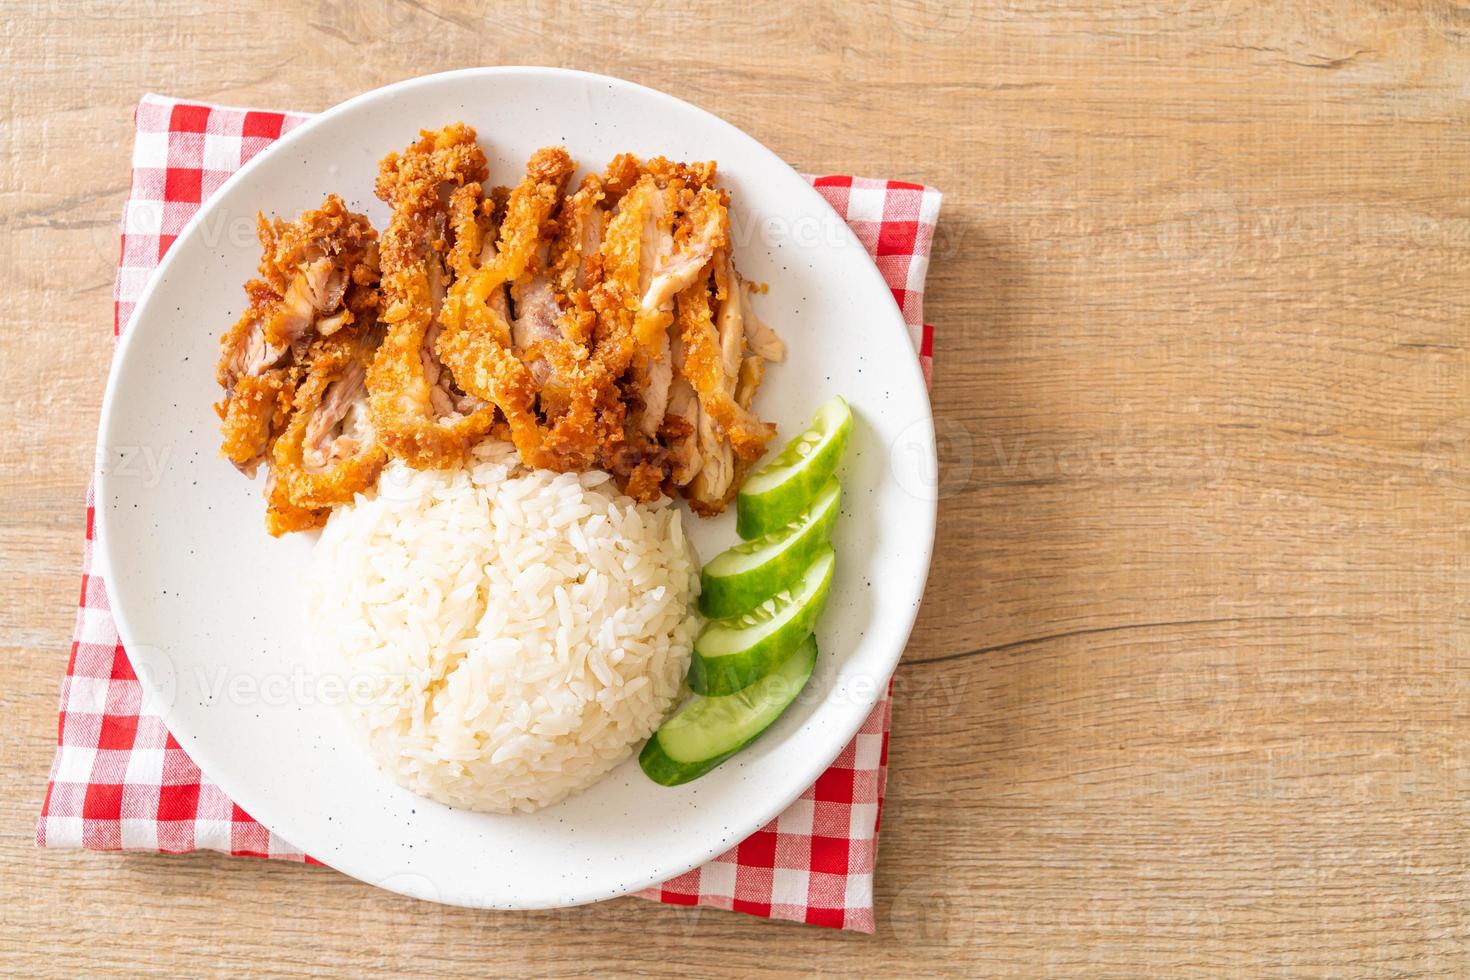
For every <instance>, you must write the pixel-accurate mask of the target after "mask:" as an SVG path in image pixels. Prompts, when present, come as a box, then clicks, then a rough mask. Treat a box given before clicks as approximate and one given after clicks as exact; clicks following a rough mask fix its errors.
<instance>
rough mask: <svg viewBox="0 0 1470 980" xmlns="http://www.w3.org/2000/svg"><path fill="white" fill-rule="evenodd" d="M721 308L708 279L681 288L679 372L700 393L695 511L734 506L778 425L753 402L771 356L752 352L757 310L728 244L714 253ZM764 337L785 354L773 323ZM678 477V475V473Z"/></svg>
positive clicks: (691, 485)
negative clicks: (748, 309)
mask: <svg viewBox="0 0 1470 980" xmlns="http://www.w3.org/2000/svg"><path fill="white" fill-rule="evenodd" d="M712 264H713V269H714V275H713V282H714V287H715V297H716V299H717V300H718V301H719V303H720V306H719V313H718V315H716V316H712V315H711V311H710V282H709V278H708V274H706V276H707V277H706V279H705V280H703V281H701V282H698V283H695V284H694V285H693V286H691V287H690V288H689V289H686V290H685V291H684V292H682V293H680V294H679V299H678V306H679V318H678V320H679V339H680V341H681V347H682V357H681V358H680V359H679V368H680V372H681V377H683V378H687V379H688V381H689V383H690V385H691V386H692V387H693V389H694V391H695V392H696V393H697V395H698V397H699V410H698V414H697V417H696V420H695V425H694V440H695V442H696V444H697V451H698V456H699V459H700V466H699V469H698V471H697V472H696V473H695V475H694V476H693V477H692V479H690V480H689V481H687V483H686V484H684V486H685V495H686V496H687V497H688V498H689V503H690V506H691V507H692V508H694V510H695V511H696V512H697V513H700V514H703V515H706V516H708V515H710V514H716V513H719V512H720V511H722V510H724V508H725V507H726V505H728V503H729V501H730V499H731V497H732V495H733V493H734V491H735V490H736V489H738V486H739V479H740V478H741V477H742V476H743V472H744V469H745V467H746V465H748V464H749V463H751V462H753V461H754V460H756V459H759V458H760V456H761V454H762V453H763V452H764V451H765V447H766V444H767V443H768V442H769V441H770V440H771V437H772V436H774V435H775V432H776V428H775V426H773V425H771V424H770V423H768V422H763V421H761V420H760V419H759V418H757V417H756V416H755V415H753V414H752V413H751V412H750V410H749V408H750V403H751V400H752V399H753V398H754V396H755V389H756V388H757V387H759V385H760V379H761V376H762V374H763V371H764V364H765V361H764V360H763V358H762V357H761V356H760V355H759V354H751V355H749V356H747V355H746V348H747V345H748V338H749V336H750V332H749V329H748V325H749V323H750V322H751V321H753V320H754V317H753V316H752V317H747V316H746V315H745V311H744V310H743V308H742V307H743V297H742V288H741V284H740V282H739V279H738V278H737V276H736V273H735V266H734V263H732V262H731V261H730V256H729V253H728V251H727V250H725V249H723V248H722V249H721V250H720V251H719V252H718V253H717V254H716V256H715V258H714V260H713V263H712ZM761 327H762V330H763V331H764V333H763V334H762V335H761V336H760V342H761V344H762V347H763V349H764V350H765V351H766V352H767V353H772V354H779V355H783V356H784V352H785V351H784V347H783V346H782V345H781V342H780V339H779V338H777V337H776V336H775V333H774V332H772V331H771V330H770V328H768V327H764V325H761ZM675 482H676V483H678V482H679V481H678V480H675Z"/></svg>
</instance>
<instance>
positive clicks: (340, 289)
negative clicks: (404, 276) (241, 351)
mask: <svg viewBox="0 0 1470 980" xmlns="http://www.w3.org/2000/svg"><path fill="white" fill-rule="evenodd" d="M257 232H258V234H259V237H260V244H261V246H262V249H263V252H264V254H263V256H262V257H261V260H260V272H261V275H262V276H263V277H264V278H265V280H266V282H267V283H269V284H270V287H271V289H273V290H274V291H275V292H276V293H277V295H279V296H280V297H281V301H280V303H279V304H277V306H276V308H275V310H273V311H272V314H271V317H270V319H269V321H267V323H266V326H265V339H266V341H267V343H269V344H271V345H273V346H276V347H287V346H290V345H291V344H294V343H296V342H297V341H300V340H302V339H309V337H308V336H307V334H308V331H311V330H312V329H313V328H315V331H316V333H317V334H320V335H321V336H323V337H328V336H331V335H332V334H333V333H335V332H337V331H338V330H340V329H342V328H343V327H345V326H347V325H349V324H351V323H354V322H356V320H357V318H358V316H359V315H362V314H363V312H364V311H363V310H362V308H361V306H362V302H363V300H364V299H366V298H367V297H373V298H374V303H373V304H372V305H374V306H375V305H376V302H375V298H376V292H374V291H372V290H371V289H369V290H367V291H364V290H354V292H355V294H356V298H357V300H358V301H357V302H356V303H354V302H351V301H350V299H349V296H348V291H349V289H351V288H352V287H353V286H359V287H364V286H365V287H372V286H375V285H376V284H377V282H378V244H377V237H378V236H377V232H375V231H373V228H372V226H371V225H370V224H368V220H367V218H366V217H364V216H363V215H360V214H354V213H353V212H351V211H348V210H347V206H346V205H345V204H343V203H342V199H341V198H340V197H338V196H337V195H336V194H329V195H328V196H327V199H326V201H325V202H323V203H322V206H321V207H320V208H317V209H315V210H312V211H306V212H304V213H302V214H301V216H300V217H298V218H297V219H296V220H295V221H291V222H286V221H282V220H281V219H280V218H276V219H274V220H271V221H267V220H266V218H265V216H264V215H260V216H259V217H258V218H257Z"/></svg>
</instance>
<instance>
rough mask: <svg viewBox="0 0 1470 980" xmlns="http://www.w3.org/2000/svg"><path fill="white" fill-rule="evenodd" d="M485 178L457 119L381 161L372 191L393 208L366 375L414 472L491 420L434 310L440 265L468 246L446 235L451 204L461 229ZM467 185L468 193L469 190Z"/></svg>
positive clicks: (462, 449)
mask: <svg viewBox="0 0 1470 980" xmlns="http://www.w3.org/2000/svg"><path fill="white" fill-rule="evenodd" d="M486 176H487V170H486V166H485V154H484V151H483V150H481V149H480V147H479V145H478V144H477V143H476V142H475V133H474V130H472V129H470V128H469V127H467V126H465V125H463V124H461V123H452V124H450V125H448V126H446V127H444V128H443V129H441V130H439V131H438V132H430V131H428V130H425V131H423V132H422V133H421V134H420V139H419V140H418V141H417V142H416V143H414V144H413V145H412V146H410V147H409V148H408V149H407V150H405V151H404V153H403V154H402V155H401V156H400V155H399V154H397V153H390V154H389V155H388V156H387V157H385V158H384V159H383V161H382V163H381V165H380V167H379V174H378V183H377V193H378V197H380V198H381V199H382V200H384V201H386V202H387V203H388V204H389V205H390V206H391V207H392V209H393V214H392V217H391V218H390V219H389V222H388V228H387V230H386V231H385V232H384V233H383V236H382V241H381V245H380V253H381V260H380V261H381V264H382V272H383V304H384V306H385V310H384V312H383V315H382V319H383V321H384V322H385V323H387V325H388V333H387V336H386V338H385V339H384V341H383V345H382V347H381V348H380V349H379V351H378V354H377V356H376V357H375V358H374V359H373V362H372V366H371V367H370V368H369V371H368V380H367V385H368V392H369V399H368V402H369V407H370V411H371V417H372V424H373V428H374V430H375V431H376V433H377V437H378V439H379V441H380V442H382V444H383V445H384V447H385V448H386V449H387V450H388V452H389V453H391V454H392V455H394V456H398V457H401V458H403V459H404V460H406V461H407V462H408V463H409V464H410V465H412V466H416V467H419V468H430V467H439V466H452V465H455V464H457V463H459V462H460V461H461V460H463V459H464V457H465V454H466V452H467V451H468V450H469V448H470V447H471V446H472V445H474V443H475V442H476V441H478V440H479V439H480V438H482V437H483V436H484V435H485V434H486V433H488V432H490V430H491V428H492V426H493V424H494V422H495V409H494V406H492V405H489V404H486V403H485V402H484V401H483V400H481V399H477V398H472V397H468V393H467V392H466V391H465V390H464V389H463V388H461V387H460V386H459V385H458V384H456V378H455V377H454V376H453V375H451V374H450V373H449V372H448V371H446V370H445V366H444V363H443V362H442V361H441V360H440V355H439V353H438V350H437V348H438V346H439V344H438V325H437V321H438V316H439V313H440V310H441V307H442V305H443V304H444V299H445V296H446V294H447V293H448V290H449V288H450V283H449V270H448V269H447V268H446V267H445V261H446V259H447V258H448V257H450V256H454V257H456V259H458V258H459V257H460V256H461V255H463V254H464V253H466V252H467V251H468V250H469V249H470V248H471V245H470V244H469V243H466V244H464V245H463V247H461V248H459V249H458V250H455V246H456V245H457V244H459V243H455V242H451V241H450V239H451V237H452V230H451V228H450V217H451V215H450V209H449V205H448V202H449V201H450V200H452V199H453V200H456V201H457V202H458V205H457V208H456V216H457V218H458V221H457V224H458V226H459V229H460V231H461V232H465V231H467V230H468V226H467V225H465V224H464V211H465V202H466V199H467V197H468V198H473V196H474V195H475V194H477V193H478V185H479V183H480V182H481V181H483V180H484V179H485V177H486ZM470 185H475V190H474V191H472V192H470V193H469V194H468V195H466V194H465V193H463V192H464V191H465V189H466V188H467V187H469V186H470ZM472 224H473V223H472Z"/></svg>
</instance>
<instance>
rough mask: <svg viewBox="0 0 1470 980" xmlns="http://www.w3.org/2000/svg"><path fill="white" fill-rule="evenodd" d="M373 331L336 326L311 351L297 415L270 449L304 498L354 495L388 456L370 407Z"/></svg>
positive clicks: (289, 488)
mask: <svg viewBox="0 0 1470 980" xmlns="http://www.w3.org/2000/svg"><path fill="white" fill-rule="evenodd" d="M373 333H374V331H361V332H360V333H359V334H357V335H344V334H336V335H335V336H332V337H330V338H326V339H323V340H321V341H318V344H317V349H315V350H314V351H313V352H312V358H311V367H310V369H309V371H308V372H307V375H306V379H305V380H304V381H303V382H301V384H300V385H299V386H298V387H297V389H296V399H295V404H294V411H293V413H292V415H291V421H290V423H289V424H288V425H287V426H286V430H285V431H284V432H283V433H281V436H280V438H279V439H277V440H276V443H275V446H274V447H273V449H272V453H271V459H272V468H273V471H274V473H275V475H276V477H277V479H278V480H280V481H281V482H282V483H283V484H284V488H285V493H286V496H287V497H288V498H289V499H290V501H291V502H292V503H294V504H296V505H298V506H301V507H308V508H321V507H332V506H336V505H337V504H345V503H350V502H351V501H352V498H353V496H354V495H356V494H358V493H361V492H363V491H366V490H369V489H371V488H372V487H373V485H374V484H375V483H376V481H377V479H378V472H379V471H380V470H381V469H382V468H383V465H384V464H385V463H386V462H387V461H388V453H387V451H386V450H385V449H383V447H382V446H381V445H379V443H378V441H377V439H376V438H375V436H374V433H373V429H372V424H371V420H370V418H369V413H368V407H367V369H368V364H369V363H370V361H371V360H372V357H373V353H374V350H375V349H376V347H377V343H378V339H379V338H377V337H375V336H373Z"/></svg>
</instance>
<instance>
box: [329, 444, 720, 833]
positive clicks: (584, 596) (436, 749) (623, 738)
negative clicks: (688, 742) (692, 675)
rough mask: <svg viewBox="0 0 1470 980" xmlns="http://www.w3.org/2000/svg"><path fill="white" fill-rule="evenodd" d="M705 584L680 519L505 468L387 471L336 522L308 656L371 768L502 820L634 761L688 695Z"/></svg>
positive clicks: (505, 460)
mask: <svg viewBox="0 0 1470 980" xmlns="http://www.w3.org/2000/svg"><path fill="white" fill-rule="evenodd" d="M697 591H698V568H697V567H696V564H695V561H694V560H693V557H692V554H691V551H690V549H689V547H688V545H687V543H686V542H685V539H684V533H683V529H682V527H681V525H680V520H679V512H678V511H677V510H676V509H674V508H673V507H670V506H668V505H667V503H665V504H664V505H662V506H659V505H655V506H648V505H644V504H638V503H635V502H634V501H633V500H631V499H630V498H628V497H624V496H622V495H620V494H619V493H618V492H617V491H616V489H615V488H614V487H613V486H612V484H611V483H610V482H609V481H608V477H607V475H606V474H603V473H582V474H574V473H550V472H547V471H544V470H538V471H528V470H526V469H524V468H521V467H519V466H518V465H516V464H515V463H514V462H513V458H512V457H509V456H508V455H507V454H505V453H503V452H502V453H501V454H500V455H499V457H498V458H492V459H489V460H482V461H480V462H477V463H476V464H474V465H472V466H470V467H468V468H466V469H461V470H456V471H418V470H413V469H410V468H408V467H406V466H404V465H402V464H401V463H398V462H396V461H395V462H394V463H392V464H391V465H390V466H389V468H388V469H387V470H385V471H384V474H383V476H382V478H381V480H380V482H379V487H378V491H377V493H376V494H375V495H373V496H371V497H360V498H359V499H358V501H357V502H356V503H355V504H353V505H352V506H348V507H341V508H338V510H337V511H336V513H335V514H333V515H332V519H331V521H330V522H329V523H328V524H327V527H326V529H325V530H324V531H323V532H322V536H321V539H320V540H319V541H318V543H317V545H316V549H315V552H314V553H313V556H312V562H311V568H310V571H309V572H308V581H307V588H306V594H307V603H308V609H307V612H308V616H309V619H310V622H311V624H312V625H311V631H312V643H313V646H314V648H315V650H316V652H317V656H318V660H319V663H320V665H321V666H322V667H323V668H324V669H327V670H340V671H341V673H342V676H343V677H344V678H345V680H346V682H347V683H346V690H347V692H348V695H347V698H346V702H347V705H348V710H349V713H350V714H351V716H352V717H353V718H354V719H355V722H356V724H357V726H358V727H359V728H360V730H361V731H362V732H363V734H364V735H365V736H366V739H367V744H368V747H369V750H370V752H371V754H372V756H373V758H374V760H375V761H376V762H377V764H378V765H379V766H380V767H381V768H382V769H383V770H384V771H385V772H387V773H388V774H390V775H391V776H392V777H393V778H394V779H395V780H397V781H398V782H399V783H401V784H402V785H403V786H406V787H407V788H408V789H410V790H413V791H414V792H415V793H419V794H421V795H423V796H427V797H430V798H432V799H436V800H439V801H441V802H444V803H448V804H451V805H454V806H461V807H468V808H472V809H476V810H487V811H492V812H499V813H506V812H511V811H517V810H519V811H529V810H534V809H536V808H538V807H542V806H546V805H548V804H551V803H555V802H557V801H558V800H561V799H563V798H565V797H566V796H568V795H570V794H572V793H575V792H577V791H579V790H581V789H583V788H585V787H586V786H588V785H590V784H591V783H593V782H596V781H597V780H598V779H599V778H600V777H602V776H603V775H604V774H606V773H607V772H608V770H610V769H612V768H613V767H614V766H616V765H617V764H618V763H620V762H622V761H623V760H624V759H626V758H627V757H628V756H629V754H631V752H632V751H633V749H634V748H635V747H636V746H637V745H638V744H639V743H640V742H642V741H643V740H644V739H646V738H647V737H648V736H649V735H650V734H652V733H653V731H654V729H656V728H657V727H658V725H659V723H660V722H661V721H663V719H664V717H665V716H666V715H667V714H668V712H669V710H670V709H671V708H672V707H673V705H674V703H675V701H676V700H677V699H678V697H679V694H680V689H681V685H682V683H683V680H684V674H685V670H686V668H687V667H688V664H689V651H690V646H691V644H692V642H693V640H694V634H695V632H696V631H697V629H698V621H697V616H696V615H695V614H694V612H693V608H692V601H693V599H694V597H695V595H696V594H697Z"/></svg>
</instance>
